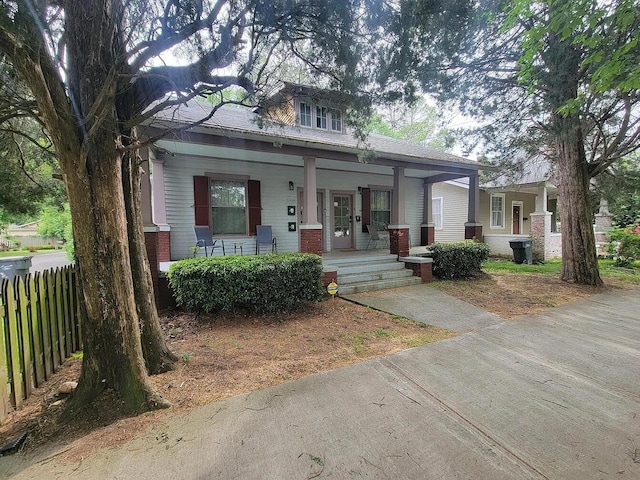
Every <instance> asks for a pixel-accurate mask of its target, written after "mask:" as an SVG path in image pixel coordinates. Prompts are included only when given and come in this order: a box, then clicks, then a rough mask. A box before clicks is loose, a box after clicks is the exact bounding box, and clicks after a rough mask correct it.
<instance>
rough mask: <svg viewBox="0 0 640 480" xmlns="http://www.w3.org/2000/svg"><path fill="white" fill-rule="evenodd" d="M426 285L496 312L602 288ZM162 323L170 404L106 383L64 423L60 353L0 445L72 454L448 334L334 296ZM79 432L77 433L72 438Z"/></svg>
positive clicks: (481, 282) (482, 282)
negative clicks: (262, 312)
mask: <svg viewBox="0 0 640 480" xmlns="http://www.w3.org/2000/svg"><path fill="white" fill-rule="evenodd" d="M433 285H434V286H436V288H439V289H441V290H443V291H445V292H446V293H448V294H450V295H453V296H455V297H457V298H460V299H464V300H466V301H469V302H470V303H472V304H474V305H476V306H478V307H481V308H484V309H486V310H488V311H490V312H492V313H495V314H497V315H499V316H501V317H502V318H505V319H513V318H517V317H518V316H522V315H528V314H533V313H537V312H540V311H542V310H545V309H548V308H551V307H555V306H558V305H561V304H563V303H567V302H569V301H572V300H575V299H578V298H583V297H587V296H589V295H593V294H595V293H598V292H602V291H603V288H596V287H584V286H577V285H570V284H566V283H563V282H561V281H560V280H558V279H556V278H554V277H549V276H543V275H514V274H494V275H482V276H481V277H479V278H476V279H473V280H470V281H457V282H434V284H433ZM606 288H611V287H606ZM162 325H163V329H164V331H165V334H166V335H167V340H168V342H169V345H170V348H171V349H172V351H173V352H174V353H176V354H177V355H178V356H179V357H180V360H179V361H178V364H177V368H176V369H175V370H174V371H172V372H168V373H165V374H162V375H157V376H154V377H152V381H153V382H154V384H155V385H156V387H157V388H158V390H159V391H160V392H161V394H162V395H163V396H164V397H165V398H167V399H168V400H169V401H170V402H171V403H172V405H173V407H172V409H169V410H162V411H157V412H150V413H146V414H143V415H139V416H137V417H130V416H128V415H127V413H126V411H125V409H124V407H123V406H122V405H121V404H119V403H118V400H117V399H116V398H115V397H114V395H113V394H112V392H110V391H106V392H105V393H104V394H103V395H102V396H101V398H100V399H99V400H98V401H97V402H95V405H93V406H92V407H91V408H87V409H86V410H85V411H83V412H81V413H80V414H79V415H78V416H77V417H76V418H74V420H73V421H72V422H71V423H70V424H68V425H60V424H59V423H58V422H57V419H58V416H59V414H60V412H61V411H62V409H63V406H64V398H63V397H61V396H60V395H58V393H57V392H58V387H59V386H60V385H61V384H62V383H63V382H65V381H69V380H75V379H77V377H78V374H79V371H80V364H81V360H80V359H78V358H76V359H70V360H68V361H67V362H66V363H65V364H64V365H63V367H62V368H61V369H60V371H59V372H57V373H56V374H55V376H54V378H53V379H52V380H50V381H48V382H46V384H45V385H44V386H43V387H42V388H39V389H37V391H36V394H35V395H33V396H32V397H31V398H30V399H29V400H28V401H27V402H26V404H25V405H24V407H23V408H22V409H21V410H19V411H17V412H13V413H12V414H11V416H10V418H9V420H8V421H7V422H6V423H5V424H4V425H3V426H0V446H2V445H4V444H5V443H6V442H7V441H8V440H10V439H12V438H14V437H15V436H16V435H18V434H20V433H21V432H24V431H29V432H30V434H29V437H28V439H27V442H26V443H25V445H24V446H23V448H22V450H23V452H25V453H29V452H31V451H33V450H34V449H36V448H41V447H42V448H46V447H52V446H55V447H56V448H58V449H59V448H61V447H63V446H64V445H67V446H66V447H64V448H63V453H62V454H61V456H62V457H63V458H67V459H68V460H69V461H74V460H76V459H78V458H81V457H83V456H86V455H87V454H88V453H89V452H90V450H92V449H94V448H100V447H108V446H113V445H117V444H121V443H124V442H126V441H127V440H130V439H131V438H133V437H134V436H135V435H137V434H139V433H140V432H141V431H144V429H145V428H147V427H148V426H150V425H151V424H153V423H155V422H159V421H162V418H163V416H164V415H170V414H171V413H172V412H176V411H177V412H181V411H186V410H188V409H191V408H194V407H198V406H201V405H205V404H208V403H211V402H214V401H216V400H220V399H223V398H226V397H230V396H234V395H239V394H242V393H246V392H250V391H253V390H258V389H263V388H267V387H269V386H272V385H276V384H280V383H283V382H286V381H290V380H295V379H297V378H301V377H304V376H307V375H312V374H314V373H317V372H321V371H327V370H331V369H335V368H339V367H342V366H345V365H348V364H351V363H355V362H359V361H362V360H365V359H368V358H373V357H379V356H383V355H388V354H391V353H394V352H397V351H400V350H403V349H406V348H411V347H415V346H419V345H423V344H425V343H429V342H433V341H438V340H442V339H445V338H448V337H450V336H453V335H455V334H454V333H453V332H448V331H445V330H442V329H439V328H435V327H428V326H425V325H422V324H418V323H416V322H413V321H409V320H407V319H404V318H399V317H396V316H392V315H388V314H385V313H382V312H378V311H374V310H371V309H368V308H366V307H362V306H359V305H355V304H352V303H349V302H347V301H344V300H341V299H333V300H327V301H325V302H322V303H319V304H313V305H308V306H306V307H305V308H304V309H303V310H301V311H299V312H296V313H291V314H285V315H269V316H244V315H213V316H209V315H208V316H199V317H198V316H196V315H193V314H184V313H180V312H169V313H166V314H165V315H164V316H163V317H162ZM80 437H82V442H74V443H72V442H73V441H74V440H76V439H78V438H80Z"/></svg>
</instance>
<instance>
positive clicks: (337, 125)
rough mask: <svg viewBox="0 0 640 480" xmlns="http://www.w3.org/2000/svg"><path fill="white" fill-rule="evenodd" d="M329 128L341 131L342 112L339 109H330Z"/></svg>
mask: <svg viewBox="0 0 640 480" xmlns="http://www.w3.org/2000/svg"><path fill="white" fill-rule="evenodd" d="M331 130H333V131H336V132H341V131H342V112H341V111H340V110H335V109H334V110H331Z"/></svg>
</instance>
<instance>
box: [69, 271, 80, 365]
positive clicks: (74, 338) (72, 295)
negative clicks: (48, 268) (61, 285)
mask: <svg viewBox="0 0 640 480" xmlns="http://www.w3.org/2000/svg"><path fill="white" fill-rule="evenodd" d="M65 277H66V279H65V283H66V284H67V285H69V313H68V315H69V319H70V325H71V351H72V352H77V351H78V350H79V343H80V342H79V341H78V328H77V327H78V324H77V321H78V320H77V316H76V285H75V283H74V277H73V268H71V267H67V269H66V272H65Z"/></svg>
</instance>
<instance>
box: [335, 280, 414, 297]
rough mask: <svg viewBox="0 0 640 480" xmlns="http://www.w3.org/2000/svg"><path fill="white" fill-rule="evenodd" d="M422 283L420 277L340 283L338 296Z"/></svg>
mask: <svg viewBox="0 0 640 480" xmlns="http://www.w3.org/2000/svg"><path fill="white" fill-rule="evenodd" d="M419 283H422V279H421V278H420V277H413V276H411V277H402V278H391V279H387V280H373V281H369V282H362V283H352V284H347V285H340V284H339V283H338V285H339V286H338V295H349V294H352V293H362V292H372V291H376V290H386V289H387V288H397V287H408V286H409V285H417V284H419Z"/></svg>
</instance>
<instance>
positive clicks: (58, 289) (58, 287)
mask: <svg viewBox="0 0 640 480" xmlns="http://www.w3.org/2000/svg"><path fill="white" fill-rule="evenodd" d="M53 278H54V283H55V287H54V292H55V306H56V320H57V322H58V346H59V347H60V363H62V362H64V361H65V359H66V358H67V353H68V352H67V346H66V344H65V338H66V337H65V332H64V310H63V302H62V276H61V274H60V269H59V268H56V270H55V272H54V274H53Z"/></svg>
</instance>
